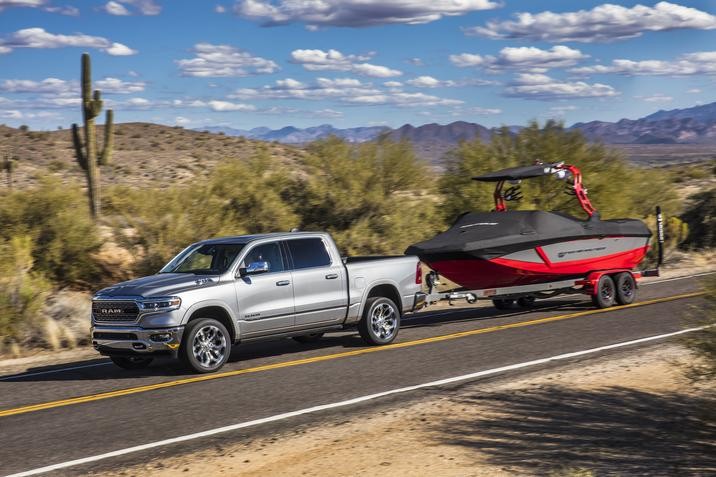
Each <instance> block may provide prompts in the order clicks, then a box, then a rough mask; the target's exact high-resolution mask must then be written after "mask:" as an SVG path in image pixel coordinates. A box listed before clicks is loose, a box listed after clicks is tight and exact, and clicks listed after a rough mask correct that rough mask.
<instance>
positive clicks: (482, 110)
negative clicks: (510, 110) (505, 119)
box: [465, 106, 502, 116]
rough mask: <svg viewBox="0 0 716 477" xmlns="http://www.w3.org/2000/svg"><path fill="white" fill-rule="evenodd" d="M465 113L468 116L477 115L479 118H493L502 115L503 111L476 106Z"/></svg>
mask: <svg viewBox="0 0 716 477" xmlns="http://www.w3.org/2000/svg"><path fill="white" fill-rule="evenodd" d="M465 112H467V113H468V114H477V115H479V116H491V115H495V114H501V113H502V110H501V109H499V108H481V107H479V106H474V107H472V108H467V109H465Z"/></svg>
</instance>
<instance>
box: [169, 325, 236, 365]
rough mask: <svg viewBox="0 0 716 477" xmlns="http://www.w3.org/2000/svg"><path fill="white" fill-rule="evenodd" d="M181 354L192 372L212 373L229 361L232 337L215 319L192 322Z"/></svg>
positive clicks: (180, 351) (186, 331) (185, 335)
mask: <svg viewBox="0 0 716 477" xmlns="http://www.w3.org/2000/svg"><path fill="white" fill-rule="evenodd" d="M179 354H180V357H181V359H182V361H183V362H184V364H185V365H186V366H188V367H189V368H190V369H191V370H192V371H194V372H196V373H212V372H214V371H216V370H218V369H219V368H221V367H222V366H223V365H224V363H226V361H227V360H228V359H229V355H230V354H231V335H229V332H228V331H227V330H226V327H225V326H224V325H222V324H221V323H219V322H218V321H216V320H214V319H213V318H199V319H198V320H194V321H190V322H189V324H188V325H187V326H186V329H185V330H184V337H183V338H182V344H181V348H180V350H179Z"/></svg>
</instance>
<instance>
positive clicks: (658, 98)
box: [634, 93, 674, 103]
mask: <svg viewBox="0 0 716 477" xmlns="http://www.w3.org/2000/svg"><path fill="white" fill-rule="evenodd" d="M634 97H635V98H636V99H641V100H642V101H646V102H647V103H670V102H672V101H673V100H674V98H672V97H671V96H666V95H665V94H662V93H656V94H652V95H649V96H634Z"/></svg>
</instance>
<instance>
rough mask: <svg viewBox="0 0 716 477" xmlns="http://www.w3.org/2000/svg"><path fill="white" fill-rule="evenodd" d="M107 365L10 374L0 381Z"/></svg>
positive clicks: (97, 364)
mask: <svg viewBox="0 0 716 477" xmlns="http://www.w3.org/2000/svg"><path fill="white" fill-rule="evenodd" d="M108 364H112V363H111V362H110V361H107V362H106V363H95V364H84V365H82V366H72V367H71V368H59V369H50V370H49V371H38V372H36V373H30V374H11V375H9V376H0V381H15V380H16V379H22V378H29V377H32V376H40V375H43V374H53V373H61V372H63V371H74V370H75V369H84V368H94V367H95V366H107V365H108Z"/></svg>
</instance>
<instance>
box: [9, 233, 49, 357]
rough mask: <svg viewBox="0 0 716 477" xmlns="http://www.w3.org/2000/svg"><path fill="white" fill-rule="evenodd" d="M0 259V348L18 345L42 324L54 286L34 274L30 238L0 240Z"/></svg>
mask: <svg viewBox="0 0 716 477" xmlns="http://www.w3.org/2000/svg"><path fill="white" fill-rule="evenodd" d="M0 256H2V257H3V260H1V261H0V345H6V344H9V343H11V342H17V341H18V340H19V339H20V336H21V334H22V332H23V330H25V329H26V328H27V327H29V326H33V325H34V326H37V325H38V324H39V322H40V321H41V319H42V314H41V311H42V308H43V307H44V304H45V299H46V297H47V295H48V294H49V292H50V290H51V285H50V282H49V281H48V280H47V279H45V277H44V276H43V275H42V274H41V273H38V272H36V271H33V258H32V256H33V250H32V237H30V236H29V235H18V236H15V237H12V238H10V239H8V240H6V239H0Z"/></svg>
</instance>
